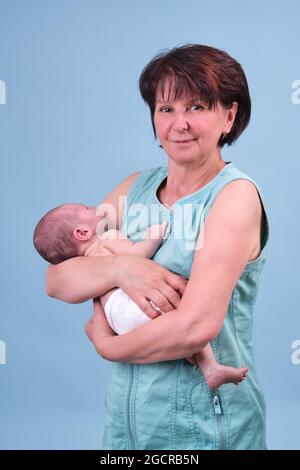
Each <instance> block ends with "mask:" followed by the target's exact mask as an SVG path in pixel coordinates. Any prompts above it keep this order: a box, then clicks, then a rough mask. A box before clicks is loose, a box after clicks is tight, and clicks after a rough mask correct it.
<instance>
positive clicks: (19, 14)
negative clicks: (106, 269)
mask: <svg viewBox="0 0 300 470" xmlns="http://www.w3.org/2000/svg"><path fill="white" fill-rule="evenodd" d="M299 17H300V3H299V2H298V1H297V0H294V1H292V0H289V1H285V2H283V1H280V0H279V1H276V0H259V1H258V0H256V1H252V2H244V1H242V0H240V1H238V0H235V1H234V0H227V1H226V2H223V1H221V0H219V1H217V0H214V1H211V2H207V1H200V0H198V1H195V0H187V1H185V2H182V1H178V0H152V1H151V2H150V1H147V0H127V1H121V0H118V1H117V0H110V1H109V2H106V1H104V0H103V1H101V0H98V1H97V0H51V1H50V0H40V1H37V0H36V1H34V0H27V1H21V0H19V1H16V0H6V1H5V0H0V79H1V80H4V81H5V83H6V93H7V96H6V104H5V105H0V152H1V158H0V165H1V170H0V175H1V176H0V177H1V181H0V188H1V227H2V245H3V246H2V256H1V312H0V339H1V340H3V341H5V343H6V347H7V364H6V365H0V447H1V448H2V449H14V448H15V449H42V448H44V449H97V448H99V447H100V444H101V437H102V423H103V413H104V394H105V387H106V383H107V373H108V369H109V363H108V362H107V361H105V360H103V359H102V358H101V357H100V356H97V355H96V353H95V352H94V349H93V346H92V345H91V343H89V341H88V339H87V338H86V336H85V333H84V324H85V322H86V320H87V319H88V318H89V317H90V315H91V302H87V303H85V304H81V305H69V304H66V303H63V302H59V301H57V300H54V299H51V298H49V297H47V295H46V293H45V271H46V263H45V262H44V261H43V260H42V259H41V258H40V257H39V256H38V255H37V253H36V252H35V251H34V249H33V246H32V232H33V229H34V226H35V224H36V222H37V220H38V219H39V218H40V217H41V216H42V215H43V214H44V213H45V212H46V211H47V210H49V209H50V208H52V207H53V206H56V205H58V204H61V203H62V202H70V201H78V202H79V201H82V202H85V203H88V204H95V205H96V204H98V203H99V202H100V201H101V200H102V199H103V197H104V196H105V195H106V194H107V193H108V192H109V191H110V190H111V189H112V188H113V187H114V186H115V185H116V184H118V183H119V182H120V181H121V180H122V179H124V178H125V177H126V176H127V175H129V174H130V173H132V172H133V171H137V170H141V169H144V168H149V167H153V166H159V165H164V164H166V155H165V154H164V153H163V151H162V150H161V149H159V148H158V142H155V141H154V138H153V134H152V128H151V123H150V115H149V111H148V109H147V108H146V106H145V105H144V103H143V101H142V99H141V97H140V96H139V91H138V85H137V84H138V78H139V74H140V72H141V70H142V68H143V67H144V66H145V65H146V63H148V61H149V60H150V59H151V58H152V57H153V55H154V54H156V53H157V52H158V51H161V50H162V49H165V48H171V47H174V46H178V45H183V44H185V43H202V44H208V45H211V46H215V47H218V48H220V49H224V50H226V51H227V52H228V53H229V54H231V55H232V56H233V57H234V58H236V59H237V60H238V61H239V62H240V63H241V64H242V66H243V67H244V70H245V72H246V75H247V78H248V81H249V87H250V91H251V96H252V101H253V114H252V120H251V124H250V126H249V128H248V129H247V130H246V132H245V133H244V134H243V135H242V136H241V138H240V139H239V141H238V142H237V144H236V145H235V146H233V147H232V148H229V149H224V150H223V152H222V153H223V158H224V159H225V160H227V161H229V160H230V161H231V160H233V161H234V162H235V164H236V165H237V166H239V167H240V168H241V169H242V170H243V171H245V172H246V173H248V174H249V175H250V176H251V177H253V178H254V180H256V182H257V183H258V184H259V186H260V187H261V188H262V190H263V194H264V196H265V199H266V203H267V208H268V211H269V219H270V224H271V239H270V245H269V252H268V253H269V256H268V260H267V263H266V265H265V268H264V270H263V273H262V278H261V286H260V292H259V296H258V300H257V306H256V310H255V321H254V343H255V351H256V361H257V366H258V371H259V376H260V380H261V383H262V385H263V388H264V391H265V395H266V400H267V407H268V420H267V424H268V445H269V448H271V449H278V448H283V449H296V448H299V447H300V446H299V443H300V435H299V421H300V397H299V388H300V365H298V366H297V365H293V364H292V361H291V355H292V348H291V343H292V341H293V340H295V339H299V338H300V321H299V298H298V295H299V274H298V267H299V243H298V241H299V221H298V214H299V196H300V189H299V171H300V160H299V122H300V121H299V120H300V105H296V104H293V103H292V100H291V96H292V88H291V84H292V82H293V81H294V80H297V79H300V59H299V57H300V56H299V44H300V30H299Z"/></svg>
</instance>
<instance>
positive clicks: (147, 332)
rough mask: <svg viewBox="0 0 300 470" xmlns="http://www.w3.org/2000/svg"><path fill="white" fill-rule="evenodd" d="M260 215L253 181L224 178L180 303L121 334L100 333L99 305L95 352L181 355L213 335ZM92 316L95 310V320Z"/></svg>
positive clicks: (155, 358)
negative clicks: (224, 182)
mask: <svg viewBox="0 0 300 470" xmlns="http://www.w3.org/2000/svg"><path fill="white" fill-rule="evenodd" d="M260 217H261V205H260V201H259V198H258V194H257V191H256V189H255V187H254V186H253V185H252V184H251V183H249V182H247V181H235V182H232V183H230V184H228V185H227V186H226V187H225V188H224V189H223V190H222V191H221V193H220V195H219V196H218V197H217V198H216V201H215V203H214V205H213V207H212V208H211V210H210V213H209V215H208V217H207V220H206V222H205V240H204V245H203V247H201V248H200V249H199V250H197V251H196V253H195V257H194V262H193V266H192V271H191V276H190V280H189V282H188V285H187V288H186V289H185V292H184V295H183V297H182V300H181V303H180V305H179V307H178V308H177V309H175V310H172V311H170V312H167V313H165V314H164V315H161V316H159V317H158V318H156V319H155V320H153V321H151V322H147V323H146V324H145V325H143V326H141V327H139V328H138V329H136V330H134V331H132V332H130V333H126V334H123V335H120V336H110V335H107V333H106V334H104V335H101V321H102V322H103V321H104V317H103V310H102V309H100V308H99V309H98V310H97V311H98V320H97V321H98V323H96V326H97V327H98V335H99V336H100V339H99V337H97V336H96V335H95V336H94V339H93V342H94V345H95V347H96V349H97V351H98V353H99V354H100V355H101V356H103V357H104V358H105V359H107V360H110V361H121V362H123V361H126V362H130V363H141V364H147V363H152V362H159V361H165V360H172V359H179V358H184V357H186V356H189V355H191V354H194V353H195V352H197V351H199V350H200V349H201V348H203V347H204V346H205V345H206V344H207V343H208V342H209V341H211V340H212V339H213V338H215V337H216V336H217V335H218V334H219V332H220V330H221V328H222V325H223V322H224V317H225V315H226V312H227V308H228V304H229V301H230V297H231V294H232V291H233V289H234V287H235V285H236V283H237V281H238V279H239V277H240V275H241V273H242V271H243V270H244V267H245V265H246V264H247V262H248V260H249V258H250V256H251V252H252V250H253V246H254V240H256V235H257V231H258V230H259V229H260ZM100 307H101V306H100ZM96 319H97V315H94V323H95V321H96ZM99 322H100V323H99Z"/></svg>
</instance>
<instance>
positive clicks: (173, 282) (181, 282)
mask: <svg viewBox="0 0 300 470" xmlns="http://www.w3.org/2000/svg"><path fill="white" fill-rule="evenodd" d="M166 282H167V284H168V285H169V286H171V287H172V288H173V289H175V290H176V291H179V293H180V294H181V295H183V293H184V291H185V288H186V285H187V282H188V280H187V279H186V278H185V277H183V276H179V275H178V274H174V273H171V272H170V271H168V272H167V275H166Z"/></svg>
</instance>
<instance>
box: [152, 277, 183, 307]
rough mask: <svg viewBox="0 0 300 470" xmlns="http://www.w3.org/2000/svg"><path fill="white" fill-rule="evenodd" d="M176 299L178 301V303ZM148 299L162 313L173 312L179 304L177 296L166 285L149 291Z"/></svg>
mask: <svg viewBox="0 0 300 470" xmlns="http://www.w3.org/2000/svg"><path fill="white" fill-rule="evenodd" d="M177 297H178V299H179V300H178V301H177ZM149 298H150V299H151V301H152V302H154V304H155V306H156V307H158V308H159V309H160V310H162V312H170V311H171V310H174V308H176V306H177V305H179V302H180V296H179V294H178V293H177V292H176V291H174V290H173V289H171V287H169V286H168V285H167V284H166V285H164V286H163V285H161V286H159V287H158V288H157V289H155V290H153V291H151V295H149ZM173 302H174V303H173ZM176 304H177V305H176ZM160 313H161V312H160Z"/></svg>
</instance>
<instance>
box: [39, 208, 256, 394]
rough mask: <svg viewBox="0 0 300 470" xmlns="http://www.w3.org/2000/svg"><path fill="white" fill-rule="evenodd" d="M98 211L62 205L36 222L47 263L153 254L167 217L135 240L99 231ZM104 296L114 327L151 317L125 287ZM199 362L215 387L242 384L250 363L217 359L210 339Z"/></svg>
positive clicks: (129, 325)
mask: <svg viewBox="0 0 300 470" xmlns="http://www.w3.org/2000/svg"><path fill="white" fill-rule="evenodd" d="M97 212H98V213H99V211H97V209H96V207H95V206H85V205H84V204H63V205H61V206H58V207H56V208H54V209H52V210H50V211H49V212H47V214H46V215H44V216H43V217H42V218H41V220H40V221H39V222H38V224H37V225H36V227H35V230H34V235H33V243H34V246H35V248H36V250H37V251H38V253H39V254H40V255H41V256H42V257H43V258H44V259H45V260H46V261H48V262H49V263H52V264H58V263H60V262H62V261H65V260H67V259H69V258H73V257H75V256H107V255H111V254H116V255H117V254H135V255H140V256H144V257H147V258H152V257H153V256H154V254H155V252H156V251H157V250H158V248H159V246H160V244H161V243H162V240H163V238H164V235H165V232H166V227H167V222H166V221H164V222H163V223H162V224H158V225H152V226H150V227H148V229H147V230H146V234H145V235H146V237H145V239H144V240H142V241H140V242H136V243H134V242H132V241H131V240H129V239H128V238H127V237H126V236H125V235H124V234H123V233H122V232H120V231H119V230H115V229H113V230H107V231H105V228H104V225H103V224H102V228H101V229H100V230H99V227H100V225H101V224H99V222H100V221H101V220H102V219H103V218H105V217H104V216H103V215H102V216H101V215H97ZM99 232H100V233H99ZM100 301H101V305H102V307H103V310H104V312H105V315H106V318H107V321H108V323H109V325H110V327H111V328H112V329H113V330H114V331H115V332H116V333H117V334H124V333H127V332H129V331H132V330H133V329H136V328H137V327H139V326H141V325H143V324H145V322H147V321H149V320H150V318H149V317H148V316H147V315H145V314H144V312H143V311H142V310H141V309H140V308H139V307H138V306H137V304H136V303H135V302H133V301H132V300H131V299H130V298H129V297H128V296H127V295H126V293H125V292H124V291H122V289H119V288H114V289H111V290H110V291H108V292H107V293H106V294H104V295H102V296H101V297H100ZM151 304H152V306H153V308H154V309H155V310H157V311H159V312H160V313H163V312H162V311H161V310H160V309H159V308H158V307H157V306H156V305H155V304H154V303H152V302H151ZM197 363H198V365H199V367H200V368H201V370H202V373H203V375H204V377H205V379H206V382H207V384H208V386H209V387H210V388H212V389H213V388H217V387H219V386H220V385H223V384H225V383H230V382H231V383H235V384H238V383H240V382H241V381H242V380H244V378H245V377H246V375H247V371H248V369H247V368H246V367H242V368H235V367H229V366H223V365H220V364H218V363H217V362H216V360H215V358H214V354H213V351H212V349H211V346H210V345H209V344H208V345H207V346H206V347H205V348H203V349H202V350H201V351H199V352H198V353H197Z"/></svg>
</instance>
